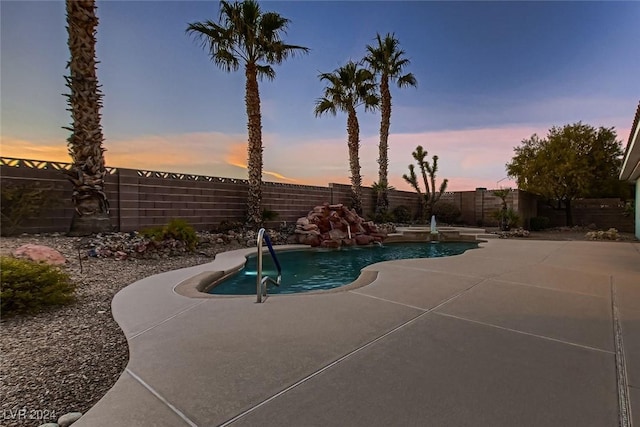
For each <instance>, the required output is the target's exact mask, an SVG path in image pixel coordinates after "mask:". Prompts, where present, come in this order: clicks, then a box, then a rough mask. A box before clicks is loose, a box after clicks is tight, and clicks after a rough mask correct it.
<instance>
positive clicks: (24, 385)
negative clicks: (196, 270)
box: [0, 235, 246, 427]
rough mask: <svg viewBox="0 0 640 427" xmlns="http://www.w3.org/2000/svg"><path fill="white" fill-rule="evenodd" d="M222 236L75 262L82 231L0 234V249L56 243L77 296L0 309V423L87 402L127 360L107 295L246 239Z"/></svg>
mask: <svg viewBox="0 0 640 427" xmlns="http://www.w3.org/2000/svg"><path fill="white" fill-rule="evenodd" d="M226 237H227V236H225V239H223V242H222V243H220V244H216V243H215V241H214V242H213V243H212V244H210V245H205V246H206V247H205V248H203V249H201V248H198V251H197V252H196V253H187V254H181V255H179V256H167V255H166V254H154V255H153V256H152V257H150V258H149V259H139V258H133V257H129V258H128V259H121V258H118V257H116V256H111V257H100V258H99V257H86V256H83V258H84V259H82V270H81V268H80V260H79V257H78V252H79V251H78V247H79V246H83V245H84V244H86V239H85V241H83V240H82V239H80V238H72V237H64V236H56V235H53V236H36V235H34V236H24V237H16V238H2V239H1V240H0V254H2V255H7V254H10V253H11V251H12V250H14V249H16V248H17V247H19V246H21V245H24V244H28V243H33V244H38V245H45V246H49V247H52V248H55V249H57V250H58V251H60V252H61V253H62V254H63V255H64V256H65V257H66V259H67V264H66V266H65V267H64V269H65V270H66V271H67V272H68V273H69V274H70V275H71V277H72V278H73V280H74V281H75V282H76V283H77V284H78V286H77V289H76V298H77V300H76V302H75V303H73V304H71V305H69V306H64V307H60V308H56V309H50V310H47V311H45V312H41V313H38V314H36V315H19V316H13V317H6V316H2V320H1V328H2V340H1V347H0V354H1V359H0V372H1V374H0V375H1V377H0V402H1V405H2V415H3V416H2V422H0V424H1V425H3V426H7V427H9V426H39V425H41V424H43V423H45V422H56V420H57V419H58V417H60V416H61V415H63V414H66V413H69V412H82V413H85V412H86V411H87V410H89V408H91V406H93V405H94V404H95V403H96V402H97V401H98V400H100V398H101V397H102V396H103V395H104V394H105V393H106V392H107V391H108V390H109V389H110V388H111V387H112V386H113V384H114V383H115V382H116V380H117V379H118V377H119V376H120V374H121V373H122V371H123V370H124V368H125V366H126V364H127V360H128V347H127V341H126V339H125V337H124V334H123V333H122V331H121V330H120V328H119V327H118V325H117V324H116V322H115V321H114V320H113V318H112V316H111V299H112V298H113V296H114V295H115V294H116V293H117V292H118V291H119V290H120V289H122V288H124V287H125V286H127V285H129V284H131V283H133V282H135V281H137V280H140V279H142V278H144V277H147V276H151V275H153V274H158V273H161V272H164V271H170V270H175V269H179V268H184V267H190V266H193V265H198V264H203V263H207V262H211V261H212V259H213V257H214V256H215V254H216V253H219V252H223V251H227V250H232V249H238V248H240V247H246V242H245V241H244V237H243V238H238V239H233V240H231V239H227V238H226ZM215 240H217V239H215ZM239 240H240V241H239ZM83 252H85V251H84V250H82V251H81V253H83ZM20 410H22V412H21V413H20V412H18V411H20ZM21 414H26V416H22V415H21ZM18 418H20V419H18ZM24 418H33V419H30V420H29V419H24Z"/></svg>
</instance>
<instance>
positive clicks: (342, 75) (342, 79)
mask: <svg viewBox="0 0 640 427" xmlns="http://www.w3.org/2000/svg"><path fill="white" fill-rule="evenodd" d="M318 77H319V78H320V80H321V81H322V80H324V81H326V82H327V87H325V89H324V97H323V98H320V99H318V100H317V101H316V108H315V114H316V117H318V116H321V115H322V114H325V113H330V114H332V115H334V116H335V115H336V113H337V111H338V110H340V111H343V112H345V113H347V135H348V142H347V143H348V146H349V168H350V170H351V197H352V200H353V206H352V207H353V208H354V209H355V210H356V212H358V214H362V176H361V175H360V156H359V150H360V126H359V124H358V116H357V114H356V108H357V107H359V106H361V105H364V109H365V111H368V110H372V109H376V108H377V107H378V103H379V102H380V99H379V97H378V95H377V94H376V83H375V80H374V76H373V73H371V71H369V70H367V69H365V68H360V67H359V66H358V64H356V63H355V62H353V61H349V62H348V63H347V64H346V65H344V66H342V67H340V68H338V69H336V70H334V71H333V73H322V74H320V75H319V76H318Z"/></svg>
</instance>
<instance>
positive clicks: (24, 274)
mask: <svg viewBox="0 0 640 427" xmlns="http://www.w3.org/2000/svg"><path fill="white" fill-rule="evenodd" d="M0 270H1V273H0V274H1V276H0V277H1V279H0V308H1V309H2V314H3V315H7V314H14V313H24V312H35V311H38V310H39V309H41V308H43V307H46V306H55V305H63V304H68V303H70V302H72V301H73V300H74V294H73V292H74V290H75V284H74V283H73V282H72V281H71V279H70V278H69V275H68V274H67V273H65V272H64V271H62V270H60V269H59V268H57V267H54V266H51V265H48V264H40V263H35V262H32V261H27V260H22V259H16V258H12V257H6V256H3V257H0Z"/></svg>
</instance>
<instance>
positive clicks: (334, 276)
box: [209, 242, 478, 295]
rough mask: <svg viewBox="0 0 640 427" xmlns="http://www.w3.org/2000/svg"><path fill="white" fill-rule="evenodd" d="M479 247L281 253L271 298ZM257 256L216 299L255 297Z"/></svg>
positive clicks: (267, 259) (269, 269)
mask: <svg viewBox="0 0 640 427" xmlns="http://www.w3.org/2000/svg"><path fill="white" fill-rule="evenodd" d="M477 247H478V244H477V243H471V242H447V243H429V242H421V243H392V244H387V245H384V246H364V247H363V246H360V247H349V248H342V249H339V250H337V249H310V250H301V251H284V252H278V253H277V255H278V260H280V265H281V266H282V283H281V284H280V286H279V287H277V286H269V294H293V293H299V292H308V291H315V290H321V289H332V288H337V287H339V286H343V285H346V284H349V283H351V282H353V281H354V280H355V279H356V278H357V277H358V276H359V275H360V270H361V269H362V268H364V267H366V266H367V265H371V264H375V263H376V262H381V261H390V260H394V259H407V258H437V257H445V256H451V255H458V254H461V253H463V252H464V251H466V250H467V249H473V248H477ZM256 261H257V258H256V257H255V256H250V257H248V258H247V263H246V264H245V267H244V268H243V269H242V270H240V271H239V272H238V273H236V274H235V275H233V276H231V277H229V278H227V279H225V280H224V281H223V282H222V283H220V284H218V285H217V286H215V287H214V288H212V289H210V290H209V293H210V294H217V295H252V294H255V293H256V275H257V272H256V269H257V267H256ZM262 262H263V264H262V271H263V275H269V276H270V277H273V278H274V279H275V278H276V277H277V273H276V268H275V265H274V264H273V261H272V260H271V256H270V255H269V252H268V251H266V250H265V251H264V256H263V261H262Z"/></svg>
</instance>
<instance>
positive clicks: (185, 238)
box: [141, 219, 198, 251]
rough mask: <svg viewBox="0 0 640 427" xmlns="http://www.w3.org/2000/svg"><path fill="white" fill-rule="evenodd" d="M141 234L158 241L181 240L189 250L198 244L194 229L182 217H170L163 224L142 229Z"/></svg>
mask: <svg viewBox="0 0 640 427" xmlns="http://www.w3.org/2000/svg"><path fill="white" fill-rule="evenodd" d="M141 234H142V235H143V236H144V237H147V238H148V239H151V240H155V241H158V242H162V241H165V240H170V239H174V240H177V241H180V242H183V243H184V244H185V246H186V247H187V248H188V249H189V250H190V251H193V250H195V248H196V246H197V244H198V235H197V234H196V230H194V228H193V227H192V226H191V225H190V224H189V223H188V222H187V221H185V220H183V219H172V220H171V221H169V223H168V224H167V225H165V226H162V227H152V228H147V229H145V230H142V231H141Z"/></svg>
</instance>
